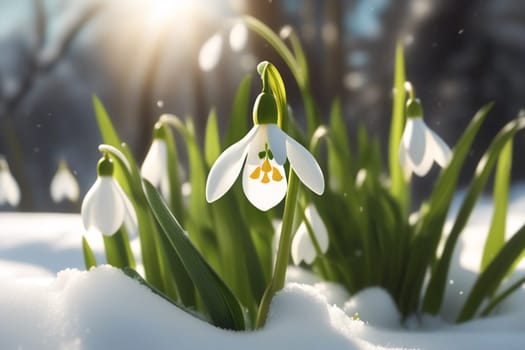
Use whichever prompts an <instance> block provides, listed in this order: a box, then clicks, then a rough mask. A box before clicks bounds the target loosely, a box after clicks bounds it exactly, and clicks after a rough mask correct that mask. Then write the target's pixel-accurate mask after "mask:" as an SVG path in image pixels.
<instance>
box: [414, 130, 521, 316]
mask: <svg viewBox="0 0 525 350" xmlns="http://www.w3.org/2000/svg"><path fill="white" fill-rule="evenodd" d="M524 126H525V124H524V123H523V122H520V121H519V120H515V121H512V122H510V123H509V124H507V125H506V126H505V127H504V128H503V129H502V130H501V131H500V132H499V133H498V134H497V135H496V137H495V138H494V140H493V141H492V143H491V144H490V146H489V148H488V149H487V151H486V152H485V154H484V156H483V157H482V158H481V160H480V162H479V164H478V167H477V169H476V173H475V175H474V178H473V180H472V181H471V183H470V186H469V188H468V190H467V194H466V195H465V199H464V200H463V203H462V204H461V207H460V209H459V211H458V214H457V217H456V220H455V221H454V225H453V226H452V229H451V231H450V233H449V235H448V237H447V240H446V242H445V248H444V249H443V253H442V254H441V258H440V259H439V260H438V262H437V263H436V265H435V267H434V271H433V272H432V277H431V279H430V282H429V285H428V287H427V290H426V294H425V298H424V302H423V311H425V312H427V313H431V314H437V313H438V312H439V309H440V308H441V304H442V302H443V296H444V293H445V288H446V284H447V283H446V282H447V277H448V270H449V267H450V262H451V260H452V254H453V252H454V248H455V246H456V242H457V240H458V238H459V235H460V234H461V232H463V229H464V228H465V226H466V224H467V222H468V219H469V217H470V214H471V213H472V210H473V209H474V206H475V205H476V202H477V200H478V198H479V197H480V196H481V194H482V193H483V189H484V188H485V185H486V183H487V181H488V179H489V176H490V174H491V172H492V169H493V167H494V165H495V163H496V160H497V159H498V156H500V154H501V152H502V150H503V149H504V148H505V147H506V145H507V144H508V143H509V142H510V141H511V140H512V137H513V136H514V135H515V134H516V132H517V131H519V130H520V129H521V128H523V127H524Z"/></svg>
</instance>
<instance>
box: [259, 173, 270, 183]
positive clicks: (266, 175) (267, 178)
mask: <svg viewBox="0 0 525 350" xmlns="http://www.w3.org/2000/svg"><path fill="white" fill-rule="evenodd" d="M261 182H262V183H263V184H267V183H268V182H270V178H269V177H268V173H264V176H263V178H262V180H261Z"/></svg>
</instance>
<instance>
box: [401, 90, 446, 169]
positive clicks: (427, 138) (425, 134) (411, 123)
mask: <svg viewBox="0 0 525 350" xmlns="http://www.w3.org/2000/svg"><path fill="white" fill-rule="evenodd" d="M406 111H407V112H406V114H407V121H406V125H405V130H404V131H403V136H402V139H401V144H400V145H399V161H400V163H401V166H402V167H403V168H404V169H405V176H406V177H407V178H408V177H410V174H411V173H412V172H414V173H415V174H416V175H418V176H424V175H426V174H427V173H428V172H429V170H430V168H431V167H432V164H433V163H434V161H435V162H436V163H438V164H439V165H440V166H441V167H445V166H446V165H447V164H448V162H449V161H450V158H451V151H450V148H449V147H448V145H447V144H446V143H445V142H444V141H443V140H442V139H441V137H439V136H438V135H437V134H436V133H435V132H434V131H432V130H430V129H429V128H428V126H427V125H426V124H425V122H424V121H423V109H422V107H421V102H420V101H419V99H413V98H410V99H409V100H408V102H407V109H406Z"/></svg>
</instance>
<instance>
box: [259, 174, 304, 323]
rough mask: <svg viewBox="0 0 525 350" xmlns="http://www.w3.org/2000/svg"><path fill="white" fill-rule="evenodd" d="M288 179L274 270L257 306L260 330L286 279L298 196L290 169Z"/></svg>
mask: <svg viewBox="0 0 525 350" xmlns="http://www.w3.org/2000/svg"><path fill="white" fill-rule="evenodd" d="M289 174H290V175H289V179H288V192H287V194H286V202H285V204H284V214H283V224H282V229H281V237H280V239H279V248H278V250H277V260H276V262H275V269H274V273H273V277H272V280H271V281H270V283H269V284H268V287H266V291H265V292H264V295H263V297H262V300H261V303H260V304H259V310H258V313H257V320H256V321H255V328H256V329H258V328H261V327H263V326H264V323H265V322H266V318H267V317H268V311H269V310H270V303H271V302H272V299H273V297H274V295H275V293H277V292H278V291H279V290H281V289H282V288H283V287H284V281H285V279H286V268H287V267H288V261H289V260H290V248H291V245H292V228H293V221H294V214H295V208H296V203H297V195H298V194H299V179H298V178H297V176H296V175H295V173H294V171H293V170H292V169H290V173H289Z"/></svg>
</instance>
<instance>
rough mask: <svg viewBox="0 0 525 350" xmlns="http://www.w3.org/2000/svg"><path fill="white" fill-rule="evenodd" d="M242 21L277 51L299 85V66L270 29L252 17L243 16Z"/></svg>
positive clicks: (300, 80)
mask: <svg viewBox="0 0 525 350" xmlns="http://www.w3.org/2000/svg"><path fill="white" fill-rule="evenodd" d="M243 20H244V22H245V23H246V26H247V27H248V28H250V29H251V30H253V31H254V32H256V33H257V34H259V35H260V36H261V37H262V38H263V39H264V40H266V41H267V42H268V43H269V44H270V46H272V47H273V48H274V49H275V51H277V53H278V54H279V55H280V56H281V58H282V59H283V60H284V62H285V63H286V65H287V66H288V68H289V69H290V71H291V72H292V74H293V76H294V78H295V80H297V82H298V83H299V84H300V85H301V84H302V82H303V81H302V80H303V79H302V76H301V72H300V70H299V64H298V63H297V60H296V59H295V57H294V55H293V54H292V52H291V51H290V49H288V47H287V46H286V45H285V44H284V42H283V41H282V40H281V38H279V36H278V35H277V34H275V33H274V32H273V30H272V29H271V28H270V27H268V26H267V25H266V24H264V23H263V22H261V21H259V20H258V19H256V18H254V17H252V16H243Z"/></svg>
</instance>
